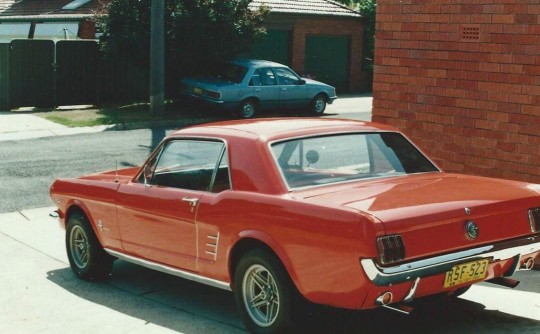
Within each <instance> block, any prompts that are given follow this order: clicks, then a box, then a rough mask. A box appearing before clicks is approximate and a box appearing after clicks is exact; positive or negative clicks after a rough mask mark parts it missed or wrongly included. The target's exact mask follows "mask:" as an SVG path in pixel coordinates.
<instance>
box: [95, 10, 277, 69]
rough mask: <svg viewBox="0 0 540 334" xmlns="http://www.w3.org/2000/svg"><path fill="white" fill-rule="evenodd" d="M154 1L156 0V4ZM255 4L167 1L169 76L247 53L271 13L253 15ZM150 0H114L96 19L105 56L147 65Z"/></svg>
mask: <svg viewBox="0 0 540 334" xmlns="http://www.w3.org/2000/svg"><path fill="white" fill-rule="evenodd" d="M154 1H156V0H154ZM250 2H251V0H167V1H166V2H165V49H166V51H165V52H166V54H165V58H166V64H167V74H168V75H169V76H171V75H174V76H176V80H178V77H179V76H186V75H194V74H203V73H204V72H205V71H207V70H208V69H210V68H211V66H212V64H214V63H216V62H217V61H226V60H230V59H232V58H234V57H235V56H237V55H238V54H240V53H242V52H247V51H249V48H250V47H251V45H252V43H253V42H254V41H256V40H257V39H258V38H261V37H262V36H264V34H265V30H264V28H263V26H262V23H263V21H264V19H265V18H266V15H267V13H268V9H267V8H264V7H263V8H260V9H259V10H258V11H252V10H251V9H249V8H248V6H249V3H250ZM150 7H151V0H111V1H108V2H106V3H104V5H103V7H102V10H100V11H99V12H98V13H97V14H96V21H97V22H98V25H99V27H100V29H101V33H102V35H101V38H100V42H101V46H102V50H103V51H104V52H105V54H107V55H116V56H120V57H122V58H123V59H125V60H126V61H130V62H132V63H134V64H136V65H138V66H142V67H144V66H148V63H149V56H150V17H151V16H150Z"/></svg>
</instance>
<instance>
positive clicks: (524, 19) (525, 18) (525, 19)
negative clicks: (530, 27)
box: [514, 14, 538, 24]
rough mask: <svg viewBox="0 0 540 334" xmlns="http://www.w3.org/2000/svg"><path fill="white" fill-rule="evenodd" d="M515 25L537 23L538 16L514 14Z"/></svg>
mask: <svg viewBox="0 0 540 334" xmlns="http://www.w3.org/2000/svg"><path fill="white" fill-rule="evenodd" d="M514 21H515V22H516V23H525V24H536V23H538V15H534V14H516V17H515V20H514Z"/></svg>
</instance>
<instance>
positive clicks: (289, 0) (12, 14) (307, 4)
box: [0, 0, 362, 19]
mask: <svg viewBox="0 0 540 334" xmlns="http://www.w3.org/2000/svg"><path fill="white" fill-rule="evenodd" d="M72 1H73V0H39V1H38V0H0V19H9V18H11V19H17V18H19V19H20V18H35V17H36V16H38V18H55V17H59V18H60V17H65V18H68V17H85V16H91V15H93V14H94V12H95V11H96V10H97V9H98V8H99V6H100V3H101V2H102V1H103V0H101V1H100V0H91V1H90V2H89V3H87V4H85V5H83V6H81V7H79V8H77V9H74V10H62V7H64V6H65V5H67V4H68V3H70V2H72ZM263 4H264V5H266V6H268V7H269V8H270V10H271V12H274V13H287V14H307V15H325V16H348V17H361V16H362V15H360V13H358V12H356V11H354V10H352V9H350V8H348V7H346V6H344V5H342V4H340V3H337V2H335V1H331V0H253V2H252V3H251V4H250V8H252V9H257V8H259V7H260V6H261V5H263Z"/></svg>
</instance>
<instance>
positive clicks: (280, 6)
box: [250, 0, 362, 17]
mask: <svg viewBox="0 0 540 334" xmlns="http://www.w3.org/2000/svg"><path fill="white" fill-rule="evenodd" d="M261 5H265V6H267V7H269V8H270V11H271V12H275V13H290V14H311V15H330V16H351V17H361V16H362V15H361V14H360V13H359V12H357V11H354V10H352V9H350V8H348V7H347V6H345V5H343V4H341V3H338V2H335V1H331V0H253V1H252V2H251V4H250V7H251V8H253V9H255V8H259V7H260V6H261Z"/></svg>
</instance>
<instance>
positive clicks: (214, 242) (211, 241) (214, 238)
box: [204, 233, 219, 261]
mask: <svg viewBox="0 0 540 334" xmlns="http://www.w3.org/2000/svg"><path fill="white" fill-rule="evenodd" d="M218 246H219V233H217V234H216V235H211V234H209V235H207V236H206V249H205V250H204V252H205V253H206V254H208V255H210V256H212V257H213V259H214V261H216V259H217V253H218Z"/></svg>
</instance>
